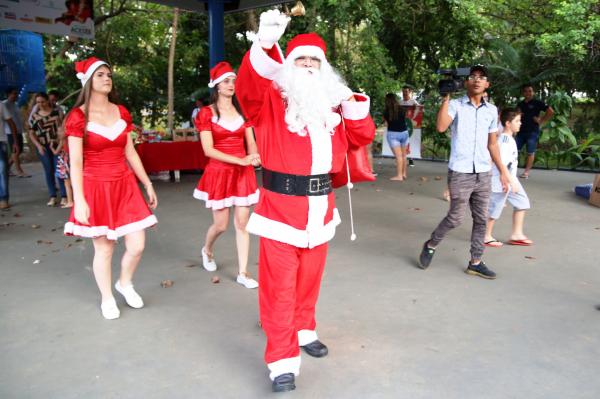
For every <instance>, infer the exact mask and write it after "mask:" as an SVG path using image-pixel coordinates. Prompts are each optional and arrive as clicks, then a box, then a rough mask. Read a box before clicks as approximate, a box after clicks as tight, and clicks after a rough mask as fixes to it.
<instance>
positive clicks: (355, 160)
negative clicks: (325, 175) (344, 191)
mask: <svg viewBox="0 0 600 399" xmlns="http://www.w3.org/2000/svg"><path fill="white" fill-rule="evenodd" d="M346 157H347V160H348V168H349V169H350V180H351V181H352V183H360V182H365V181H375V176H374V175H373V171H372V170H371V166H370V165H369V158H368V156H367V146H366V145H365V146H362V147H357V148H350V149H348V153H347V154H346ZM347 183H348V171H347V170H346V165H344V166H343V167H342V170H340V171H339V172H337V173H332V174H331V185H332V186H333V188H339V187H342V186H345V185H346V184H347Z"/></svg>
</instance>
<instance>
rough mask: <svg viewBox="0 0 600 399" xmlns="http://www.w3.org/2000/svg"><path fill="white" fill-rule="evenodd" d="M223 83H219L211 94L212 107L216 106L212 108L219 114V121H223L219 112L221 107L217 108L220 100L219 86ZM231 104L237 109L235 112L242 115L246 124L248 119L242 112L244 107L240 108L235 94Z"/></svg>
mask: <svg viewBox="0 0 600 399" xmlns="http://www.w3.org/2000/svg"><path fill="white" fill-rule="evenodd" d="M220 84H221V83H220V82H219V83H218V84H217V85H216V86H215V87H214V88H213V89H212V91H211V93H210V105H213V104H214V105H215V106H214V107H212V108H213V109H214V111H215V113H216V114H217V120H219V119H221V113H220V112H219V107H217V101H218V100H219V89H218V88H219V85H220ZM231 102H232V103H233V106H234V107H235V110H236V111H237V112H238V114H240V115H241V116H242V119H243V120H244V122H246V117H245V116H244V113H243V112H242V107H241V106H240V103H239V101H238V99H237V97H236V96H235V94H234V95H233V97H232V98H231Z"/></svg>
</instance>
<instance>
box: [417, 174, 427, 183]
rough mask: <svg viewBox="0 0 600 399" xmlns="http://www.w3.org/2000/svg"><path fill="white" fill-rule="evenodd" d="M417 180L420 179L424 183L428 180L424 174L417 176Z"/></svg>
mask: <svg viewBox="0 0 600 399" xmlns="http://www.w3.org/2000/svg"><path fill="white" fill-rule="evenodd" d="M419 181H422V182H423V183H424V182H426V181H429V178H427V177H425V176H421V177H419Z"/></svg>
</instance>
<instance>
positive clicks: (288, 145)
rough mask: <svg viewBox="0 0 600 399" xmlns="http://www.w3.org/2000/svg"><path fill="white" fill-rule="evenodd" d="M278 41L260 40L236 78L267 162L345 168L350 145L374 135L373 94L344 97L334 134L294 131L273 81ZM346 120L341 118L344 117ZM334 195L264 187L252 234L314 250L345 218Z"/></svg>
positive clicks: (297, 168) (302, 169)
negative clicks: (281, 191)
mask: <svg viewBox="0 0 600 399" xmlns="http://www.w3.org/2000/svg"><path fill="white" fill-rule="evenodd" d="M282 62H283V54H282V52H281V49H280V48H279V46H278V45H277V44H275V45H274V46H273V48H272V49H271V50H269V51H265V50H264V49H263V48H262V47H261V46H260V45H259V44H258V43H255V44H254V45H253V46H252V48H251V49H250V50H249V51H248V52H247V53H246V55H245V56H244V59H243V61H242V65H241V66H240V68H239V71H238V75H237V80H236V97H237V98H238V100H239V101H240V104H241V106H242V109H243V111H244V114H245V115H246V117H248V118H249V119H250V120H251V121H252V123H253V126H254V130H255V133H256V141H257V145H258V151H259V153H260V157H261V162H262V166H263V167H264V168H266V169H268V170H272V171H275V172H280V173H289V174H294V175H304V176H306V175H316V174H324V173H335V172H338V171H340V170H341V169H342V168H345V157H346V152H347V151H348V147H349V146H352V147H358V146H363V145H366V144H368V143H370V142H371V141H373V137H374V135H375V124H374V123H373V120H372V119H371V117H370V115H369V106H370V100H369V97H367V96H365V95H362V94H355V95H354V98H355V99H356V101H342V102H341V104H340V106H339V107H338V108H337V112H338V113H339V114H340V115H341V117H342V118H343V121H341V122H340V123H339V124H338V125H337V127H336V128H335V129H334V130H333V131H332V132H326V131H325V129H324V128H323V129H322V131H316V132H315V131H310V130H309V132H308V134H307V135H305V136H300V135H298V134H297V133H294V132H290V131H289V130H288V127H287V124H286V122H285V119H284V118H285V109H286V108H285V102H284V100H283V98H282V96H281V92H280V90H279V88H278V87H277V86H276V84H275V83H274V82H273V79H274V78H275V76H276V74H277V73H278V72H279V70H280V69H281V68H282V67H283V65H282ZM340 119H341V118H340ZM334 198H335V197H334V194H333V193H330V194H328V195H322V196H293V195H284V194H279V193H275V192H272V191H268V190H265V189H263V188H261V192H260V200H259V203H258V205H257V206H256V208H255V209H254V213H253V214H252V216H251V217H250V221H249V222H248V226H247V229H248V231H249V232H250V233H253V234H256V235H259V236H261V237H265V238H269V239H272V240H276V241H280V242H284V243H287V244H290V245H293V246H296V247H299V248H307V247H308V248H313V247H315V246H317V245H320V244H323V243H325V242H327V241H329V240H331V239H332V238H333V236H334V235H335V228H336V226H337V225H338V224H340V221H341V220H340V216H339V214H338V210H337V209H336V208H335V200H334Z"/></svg>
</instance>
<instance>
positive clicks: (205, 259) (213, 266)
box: [202, 247, 217, 272]
mask: <svg viewBox="0 0 600 399" xmlns="http://www.w3.org/2000/svg"><path fill="white" fill-rule="evenodd" d="M202 266H204V268H205V269H206V270H208V271H209V272H214V271H215V270H217V263H216V262H215V258H210V257H209V256H208V254H207V253H206V251H205V250H204V247H202Z"/></svg>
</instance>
